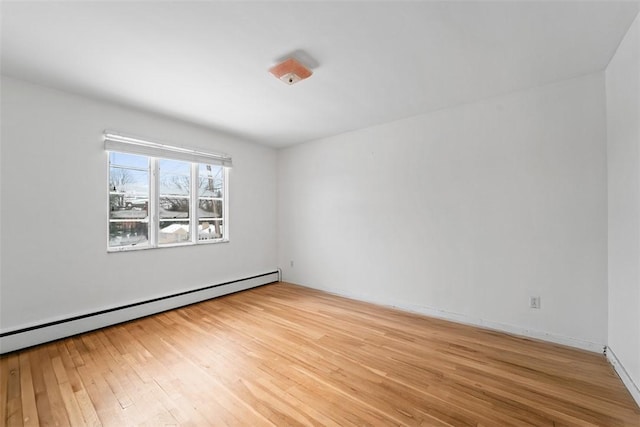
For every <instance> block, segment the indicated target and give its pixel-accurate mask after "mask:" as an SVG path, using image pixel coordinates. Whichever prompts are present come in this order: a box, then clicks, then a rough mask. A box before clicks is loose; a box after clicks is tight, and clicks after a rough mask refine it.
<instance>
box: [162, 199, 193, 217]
mask: <svg viewBox="0 0 640 427" xmlns="http://www.w3.org/2000/svg"><path fill="white" fill-rule="evenodd" d="M159 214H160V218H189V199H188V198H185V197H160V210H159Z"/></svg>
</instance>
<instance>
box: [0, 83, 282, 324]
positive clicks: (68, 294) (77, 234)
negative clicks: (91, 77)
mask: <svg viewBox="0 0 640 427" xmlns="http://www.w3.org/2000/svg"><path fill="white" fill-rule="evenodd" d="M1 108H2V111H1V114H2V115H1V121H2V131H1V132H2V133H1V141H2V158H1V161H2V165H1V176H2V178H1V183H2V191H1V195H2V196H1V203H2V209H3V212H2V217H1V220H2V224H1V227H2V261H1V269H2V271H1V277H0V278H1V282H0V283H1V288H0V291H1V303H0V304H1V305H0V312H1V315H0V326H1V330H2V331H8V330H13V329H16V328H20V327H24V326H29V325H32V324H39V323H43V322H46V321H51V320H56V319H59V318H65V317H69V316H71V315H76V314H83V313H88V312H94V311H97V310H101V309H105V308H110V307H114V306H119V305H123V304H127V303H131V302H136V301H140V300H147V299H150V298H154V297H158V296H163V295H167V294H173V293H176V292H180V291H185V290H190V289H194V288H199V287H203V286H207V285H210V284H215V283H219V282H224V281H228V280H233V279H239V278H243V277H247V276H251V275H255V274H260V273H265V272H268V271H272V270H274V269H275V267H276V255H275V248H276V228H275V224H276V152H275V151H274V150H272V149H269V148H265V147H261V146H258V145H255V144H251V143H247V142H243V141H239V140H234V139H232V138H230V137H228V136H225V135H223V134H217V133H215V132H212V131H210V130H206V129H204V128H200V127H197V126H194V125H189V124H185V123H182V122H179V121H175V120H171V119H167V118H164V117H160V116H155V115H151V114H146V113H143V112H140V111H137V110H131V109H127V108H123V107H119V106H116V105H111V104H107V103H104V102H99V101H95V100H91V99H87V98H83V97H80V96H76V95H72V94H67V93H64V92H60V91H56V90H52V89H48V88H44V87H40V86H35V85H32V84H28V83H25V82H21V81H18V80H15V79H10V78H2V104H1ZM104 129H112V130H118V131H121V132H125V133H130V134H134V135H140V136H145V137H149V138H157V139H159V140H161V141H167V142H170V143H175V144H178V145H185V146H191V147H196V148H205V149H208V150H212V151H220V152H225V153H229V154H231V155H232V156H233V163H234V167H233V169H232V170H231V172H230V181H229V182H230V196H229V197H230V199H229V201H230V209H229V210H230V221H229V224H230V233H229V234H230V238H231V241H230V242H229V243H225V244H214V245H199V246H192V247H181V248H164V249H153V250H143V251H134V252H123V253H107V251H106V244H107V227H106V222H107V214H108V211H107V205H108V203H107V194H106V190H107V169H106V163H107V156H106V153H105V151H104V148H103V142H102V132H103V130H104Z"/></svg>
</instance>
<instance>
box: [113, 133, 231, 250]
mask: <svg viewBox="0 0 640 427" xmlns="http://www.w3.org/2000/svg"><path fill="white" fill-rule="evenodd" d="M112 135H113V134H106V135H105V147H106V148H107V150H108V153H109V156H108V159H109V161H108V163H109V241H108V250H109V251H123V250H131V249H144V248H156V247H167V246H179V245H193V244H198V243H211V242H224V241H228V234H229V233H228V221H227V218H226V215H227V212H228V208H227V204H226V201H227V182H228V169H229V166H230V158H228V157H226V156H225V157H222V158H223V159H224V160H219V158H220V156H221V155H208V156H212V158H209V157H207V154H206V153H202V152H195V151H191V150H185V149H177V148H175V147H170V146H166V145H162V146H161V148H159V149H158V147H154V145H156V144H155V143H150V142H146V141H144V142H145V144H146V146H145V147H144V148H140V147H139V146H133V147H129V146H128V145H126V144H129V142H122V141H117V140H116V139H117V138H121V139H125V138H126V139H131V140H134V141H141V140H139V139H133V138H130V137H121V136H119V135H116V136H112ZM110 136H111V138H110ZM151 144H153V145H151ZM157 145H159V144H157ZM167 147H169V149H167ZM150 148H151V149H154V148H155V149H156V151H153V150H151V149H150ZM172 148H175V149H176V150H181V151H178V152H177V153H176V152H174V151H172V150H171V149H172ZM115 149H119V150H122V149H124V150H126V151H124V150H123V151H116V150H115ZM187 151H188V153H187ZM147 152H152V153H153V154H158V156H151V155H145V154H146V153H147ZM185 153H187V155H185ZM193 153H196V154H195V155H193ZM214 156H215V157H214ZM193 158H195V160H199V161H198V162H194V161H189V160H190V159H193Z"/></svg>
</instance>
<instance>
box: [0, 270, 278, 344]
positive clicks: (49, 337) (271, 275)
mask: <svg viewBox="0 0 640 427" xmlns="http://www.w3.org/2000/svg"><path fill="white" fill-rule="evenodd" d="M278 280H279V272H278V271H271V272H268V273H263V274H258V275H255V276H251V277H246V278H241V279H236V280H231V281H227V282H222V283H217V284H212V285H208V286H205V287H201V288H197V289H191V290H187V291H183V292H179V293H176V294H172V295H165V296H161V297H157V298H153V299H150V300H146V301H138V302H133V303H130V304H126V305H122V306H118V307H112V308H107V309H105V310H100V311H97V312H93V313H85V314H81V315H77V316H73V317H68V318H62V319H57V320H55V321H50V322H43V323H40V324H33V325H26V326H22V327H17V328H12V329H10V330H6V331H5V330H3V331H0V354H4V353H9V352H12V351H16V350H20V349H23V348H27V347H31V346H34V345H38V344H43V343H46V342H49V341H54V340H57V339H60V338H65V337H69V336H72V335H77V334H80V333H83V332H89V331H93V330H95V329H100V328H104V327H105V326H110V325H115V324H117V323H122V322H127V321H129V320H134V319H138V318H140V317H145V316H149V315H151V314H156V313H160V312H163V311H167V310H171V309H174V308H178V307H183V306H185V305H189V304H194V303H197V302H201V301H205V300H208V299H211V298H215V297H219V296H222V295H227V294H231V293H234V292H239V291H243V290H246V289H250V288H254V287H257V286H262V285H266V284H268V283H274V282H277V281H278Z"/></svg>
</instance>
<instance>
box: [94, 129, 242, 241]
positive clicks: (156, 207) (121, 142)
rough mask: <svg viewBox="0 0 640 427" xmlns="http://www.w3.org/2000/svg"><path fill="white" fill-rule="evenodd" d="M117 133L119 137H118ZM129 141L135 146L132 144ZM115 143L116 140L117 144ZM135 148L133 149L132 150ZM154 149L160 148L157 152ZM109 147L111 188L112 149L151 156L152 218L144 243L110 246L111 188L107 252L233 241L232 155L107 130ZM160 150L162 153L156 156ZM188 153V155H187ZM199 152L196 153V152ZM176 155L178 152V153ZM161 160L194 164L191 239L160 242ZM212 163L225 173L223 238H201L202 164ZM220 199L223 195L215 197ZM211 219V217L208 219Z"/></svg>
mask: <svg viewBox="0 0 640 427" xmlns="http://www.w3.org/2000/svg"><path fill="white" fill-rule="evenodd" d="M114 135H115V136H114ZM129 141H132V142H131V144H132V146H131V147H129V145H128V144H129ZM114 142H115V143H114ZM128 148H132V149H128ZM154 148H158V150H156V151H153V150H154ZM105 149H106V152H107V162H106V163H107V188H108V189H109V186H110V178H111V160H110V153H111V152H119V153H123V154H135V155H139V156H144V157H147V158H148V160H149V161H148V168H149V202H148V207H147V209H148V212H147V218H148V221H149V236H148V239H147V243H146V244H144V245H127V246H113V247H112V246H110V224H111V222H112V220H111V218H110V210H111V200H110V189H109V191H107V252H126V251H137V250H145V249H159V248H172V247H180V246H193V245H207V244H216V243H228V242H229V169H230V167H231V157H230V156H227V155H223V154H211V153H205V152H202V151H196V150H190V149H184V148H179V147H173V146H170V145H166V144H158V143H154V142H150V141H146V140H143V139H141V138H137V137H136V138H133V137H126V136H122V135H120V134H114V133H110V132H105ZM154 153H157V154H159V155H155V156H154V155H152V154H154ZM185 153H186V154H185ZM194 153H195V154H194ZM174 154H175V155H174ZM161 159H168V160H178V161H184V162H187V163H190V165H191V168H190V171H191V173H190V179H191V185H190V194H189V225H190V227H189V234H190V238H189V240H187V241H185V242H180V243H166V244H161V243H160V242H159V233H160V194H159V184H160V182H159V179H160V177H159V161H160V160H161ZM200 165H212V166H214V165H215V166H221V167H222V172H223V177H222V179H223V183H222V185H223V188H222V198H221V199H222V217H221V218H216V221H221V222H222V237H221V238H219V239H205V240H200V236H199V223H200V217H199V215H198V204H199V200H200V196H199V194H198V190H199V188H198V182H199V169H200V168H199V166H200ZM214 199H219V198H214ZM206 219H207V218H206Z"/></svg>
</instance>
